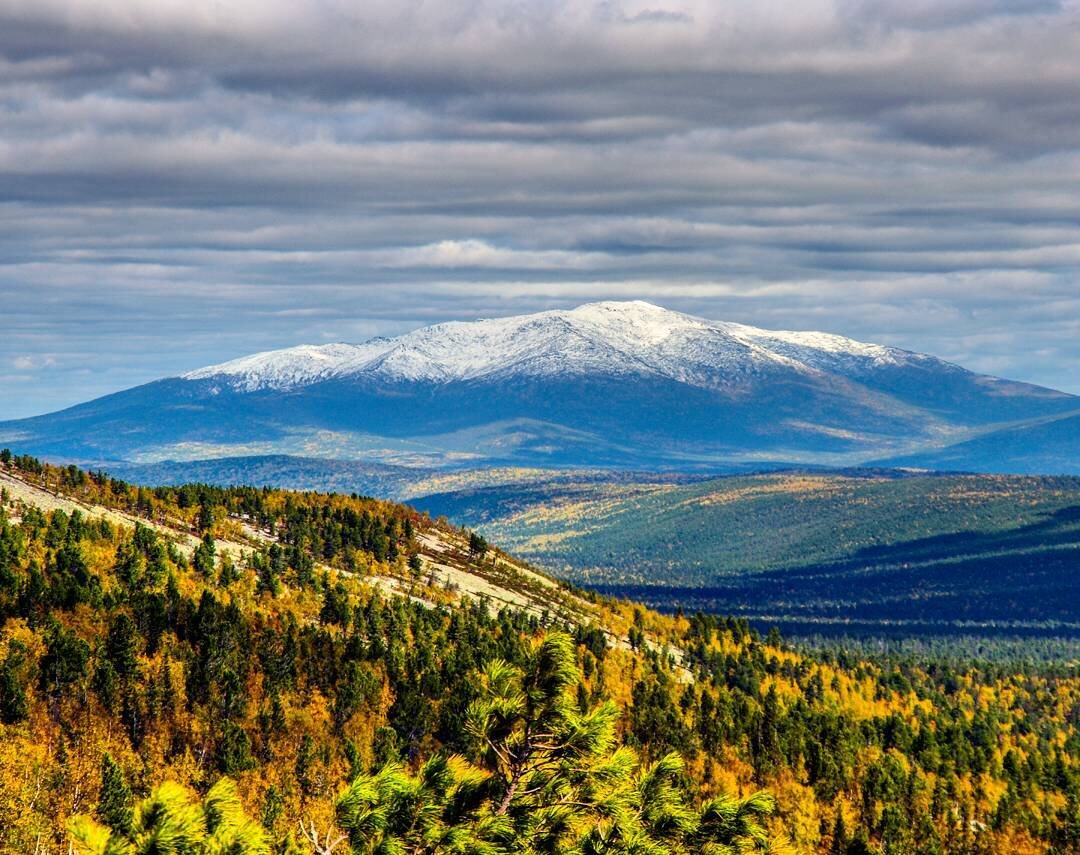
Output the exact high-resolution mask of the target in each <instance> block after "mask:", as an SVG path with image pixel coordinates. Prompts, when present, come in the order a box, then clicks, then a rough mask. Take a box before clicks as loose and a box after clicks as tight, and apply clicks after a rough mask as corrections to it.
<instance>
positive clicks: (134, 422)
mask: <svg viewBox="0 0 1080 855" xmlns="http://www.w3.org/2000/svg"><path fill="white" fill-rule="evenodd" d="M1077 410H1080V399H1077V398H1076V397H1073V396H1070V395H1066V394H1064V393H1061V392H1055V391H1053V390H1050V389H1042V388H1039V387H1036V386H1031V385H1027V384H1024V383H1014V382H1011V381H1007V380H1001V379H998V378H993V377H987V376H985V375H980V374H975V373H972V372H970V371H966V370H964V369H963V368H961V367H959V366H956V365H952V364H950V363H947V362H943V361H942V360H939V359H936V358H934V357H932V356H926V355H923V354H918V353H911V352H908V351H905V350H900V349H897V348H892V347H885V346H882V345H877V344H866V343H863V342H858V341H853V340H851V339H847V338H843V337H841V336H836V335H831V334H828V333H818V332H789V331H770V330H762V329H757V328H755V327H750V326H745V325H742V324H737V323H728V322H720V321H711V320H705V319H703V318H697V317H692V316H690V315H685V314H680V313H678V312H672V311H668V310H666V309H662V308H660V307H658V306H654V305H651V304H649V303H643V302H604V303H591V304H588V305H584V306H580V307H578V308H576V309H572V310H568V311H549V312H540V313H538V314H533V315H523V316H518V317H510V318H498V319H492V320H480V321H473V322H451V323H443V324H436V325H435V326H430V327H425V328H423V329H419V330H415V331H414V332H410V333H407V334H406V335H402V336H399V337H397V338H389V339H387V338H378V339H373V340H371V341H368V342H364V343H362V344H356V345H353V344H340V343H339V344H330V345H319V346H316V345H301V346H299V347H291V348H287V349H284V350H275V351H269V352H266V353H258V354H254V355H252V356H246V357H243V358H241V359H236V360H233V361H231V362H226V363H222V364H220V365H213V366H209V367H207V368H201V369H198V370H196V371H192V372H190V373H188V374H185V375H183V376H181V377H173V378H168V379H165V380H160V381H157V382H155V383H149V384H146V385H144V386H139V387H136V388H134V389H130V390H128V391H126V392H121V393H118V394H116V395H110V396H107V397H105V398H101V399H98V400H96V401H91V402H89V403H87V404H83V405H80V406H78V407H73V408H71V409H69V410H65V411H63V412H60V413H54V414H52V415H49V416H42V417H39V418H35V419H26V420H23V421H20V422H8V423H5V424H0V443H6V444H11V445H13V446H15V447H17V448H20V449H24V450H27V451H32V452H35V453H40V454H49V455H52V456H63V457H67V458H70V459H76V460H80V461H101V460H118V459H120V460H123V459H127V460H144V461H145V460H155V459H156V460H161V459H167V458H172V459H193V458H199V457H213V456H225V455H228V456H234V457H235V456H237V455H245V454H281V453H284V454H294V455H301V456H308V457H336V458H348V459H363V460H378V461H382V462H395V463H400V462H405V463H410V462H423V463H426V464H432V463H434V464H442V465H445V464H447V463H456V462H468V463H473V464H486V463H496V462H497V463H500V464H504V463H513V464H526V463H527V464H530V465H532V464H545V465H568V464H573V465H588V466H601V465H612V466H662V467H670V468H697V467H717V466H726V465H729V464H736V463H741V464H749V465H753V464H755V463H763V462H766V461H769V462H793V463H794V462H798V463H845V464H847V463H857V462H865V461H869V460H873V459H875V458H881V457H886V456H897V455H903V454H911V453H917V452H919V451H921V450H923V449H926V448H931V447H940V446H941V445H944V444H948V443H952V442H960V441H962V440H965V439H969V438H971V437H972V436H974V435H976V434H978V433H980V432H983V433H984V432H986V431H990V430H993V429H996V428H998V427H1000V426H1002V425H1006V424H1011V425H1014V426H1015V425H1016V424H1017V423H1022V422H1025V421H1028V420H1033V419H1040V418H1055V417H1058V416H1060V415H1062V414H1065V413H1069V412H1073V411H1077Z"/></svg>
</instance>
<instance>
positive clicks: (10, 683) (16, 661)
mask: <svg viewBox="0 0 1080 855" xmlns="http://www.w3.org/2000/svg"><path fill="white" fill-rule="evenodd" d="M21 661H22V656H21V654H20V653H18V652H17V651H15V650H11V651H9V653H8V655H7V656H6V657H5V658H4V661H3V662H0V722H3V723H4V724H16V723H18V722H20V721H25V720H26V718H27V716H28V715H29V714H30V708H29V704H28V702H27V699H26V688H25V687H24V686H23V681H22V676H21V675H20V673H19V672H20V670H21V668H20V665H21Z"/></svg>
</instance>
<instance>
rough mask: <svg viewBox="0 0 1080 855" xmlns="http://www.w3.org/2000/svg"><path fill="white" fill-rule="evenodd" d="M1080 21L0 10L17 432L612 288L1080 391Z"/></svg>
mask: <svg viewBox="0 0 1080 855" xmlns="http://www.w3.org/2000/svg"><path fill="white" fill-rule="evenodd" d="M1078 25H1080V12H1078V7H1077V6H1076V5H1075V4H1073V3H1057V2H1045V1H1044V0H1016V2H1004V0H937V2H922V0H918V2H912V0H907V2H903V3H901V2H898V0H808V2H805V3H799V4H770V3H761V2H753V1H752V0H736V2H731V3H724V4H717V3H711V2H705V0H673V2H664V3H658V2H656V0H605V2H596V3H577V2H573V3H572V2H569V0H540V2H536V3H529V4H507V3H505V2H496V0H468V2H465V0H446V2H441V3H438V4H409V3H400V2H390V0H385V2H384V0H372V2H369V3H365V4H361V5H359V6H358V5H357V4H354V3H345V2H343V0H340V1H339V0H327V2H323V3H319V4H300V5H297V4H294V3H286V2H284V0H270V2H260V3H254V2H238V3H230V4H224V5H223V4H220V3H217V2H214V0H186V2H183V3H181V2H178V0H97V2H89V0H78V2H76V0H39V2H36V3H34V4H29V3H23V2H18V0H0V127H2V128H3V131H2V132H0V305H2V306H3V321H2V325H3V326H2V328H3V335H0V364H5V365H9V366H11V368H12V369H14V370H15V371H16V372H17V373H16V374H13V375H11V377H21V376H25V372H28V371H35V372H36V371H40V370H41V369H42V368H44V367H45V362H44V360H45V359H46V357H48V358H51V359H53V364H51V365H49V366H48V368H49V372H48V378H49V379H48V382H47V383H45V382H41V383H34V384H27V383H25V382H22V381H16V380H13V379H11V378H10V377H9V378H8V379H0V410H2V413H0V415H26V414H30V413H33V412H40V411H44V410H47V409H54V408H56V407H59V406H62V405H66V404H70V403H74V402H76V401H78V400H83V399H86V398H88V397H91V396H93V395H96V394H101V393H104V392H106V391H111V390H114V389H117V388H122V387H124V386H128V385H132V384H134V383H138V382H143V381H145V380H149V379H152V378H154V377H158V376H162V375H165V374H175V373H179V372H181V371H185V370H189V369H191V368H194V367H197V366H199V365H202V364H207V363H210V362H217V361H221V360H222V359H225V358H227V357H231V356H236V355H239V354H242V353H245V352H251V351H255V350H260V349H266V348H270V347H276V346H282V345H288V344H294V343H297V342H299V341H304V340H308V341H327V340H336V339H354V338H357V337H366V336H368V335H372V334H376V333H388V334H392V333H396V332H401V331H403V330H405V329H408V328H410V327H414V326H417V325H420V324H423V323H429V322H434V321H438V320H444V319H449V318H468V317H474V316H491V315H495V314H507V313H512V312H519V311H533V310H537V309H543V308H549V307H552V306H557V305H558V306H564V305H570V304H573V303H577V302H581V301H585V300H589V299H599V298H619V297H627V298H631V297H633V298H644V299H653V300H655V301H657V302H662V303H665V304H667V305H670V306H672V307H673V308H679V309H683V310H686V311H692V312H696V313H699V314H704V315H708V316H711V317H723V318H731V319H733V320H741V321H746V322H750V323H757V324H761V325H765V326H769V325H773V326H784V327H789V328H790V327H795V328H799V327H804V328H805V327H817V328H824V329H827V330H832V331H836V332H841V333H847V334H851V335H856V336H858V337H862V338H866V339H870V340H880V341H886V342H888V343H891V344H899V345H902V346H905V347H911V348H914V349H922V350H928V351H931V352H934V353H938V354H940V355H943V356H945V357H947V358H950V359H954V360H955V361H959V362H963V363H965V364H970V365H972V366H973V367H976V368H982V369H983V370H994V371H998V372H1000V373H1003V374H1006V375H1009V376H1014V377H1018V378H1022V379H1029V380H1034V381H1036V382H1043V383H1047V384H1050V385H1057V386H1059V387H1066V388H1070V389H1072V390H1074V391H1078V392H1080V380H1077V378H1076V375H1075V372H1074V371H1073V369H1072V366H1074V365H1075V364H1076V362H1077V360H1078V359H1080V343H1078V342H1080V335H1078V333H1080V329H1078V328H1077V323H1078V322H1077V321H1076V320H1074V319H1075V318H1077V317H1080V312H1078V311H1077V309H1078V306H1077V298H1078V293H1080V286H1078V284H1077V283H1078V268H1080V239H1077V238H1076V226H1077V223H1078V222H1080V201H1078V200H1080V156H1078V152H1080V101H1078V100H1077V99H1076V98H1075V92H1076V91H1077V88H1078V87H1080V26H1078ZM20 360H30V361H29V362H21V363H20V365H26V366H27V367H26V368H22V367H19V365H17V364H16V363H17V361H20ZM16 382H18V385H17V386H16V385H15V383H16Z"/></svg>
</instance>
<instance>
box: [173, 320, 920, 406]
mask: <svg viewBox="0 0 1080 855" xmlns="http://www.w3.org/2000/svg"><path fill="white" fill-rule="evenodd" d="M928 358H929V357H920V356H919V355H918V354H913V353H908V352H906V351H902V350H898V349H896V348H889V347H883V346H882V345H876V344H865V343H863V342H858V341H854V340H852V339H848V338H844V337H842V336H836V335H829V334H826V333H816V332H810V333H800V332H777V331H769V330H762V329H757V328H755V327H750V326H745V325H743V324H734V323H724V322H718V321H708V320H705V319H703V318H696V317H692V316H690V315H684V314H681V313H679V312H672V311H669V310H667V309H662V308H660V307H659V306H654V305H652V304H651V303H646V302H642V301H632V302H604V303H589V304H587V305H584V306H580V307H578V308H576V309H572V310H569V311H550V312H540V313H538V314H534V315H520V316H516V317H510V318H497V319H493V320H481V321H473V322H451V323H444V324H436V325H435V326H430V327H424V328H423V329H420V330H416V331H414V332H411V333H407V334H406V335H403V336H400V337H398V338H392V339H388V338H377V339H372V340H371V341H368V342H365V343H364V344H359V345H350V344H341V343H337V344H328V345H322V346H315V345H301V346H299V347H291V348H287V349H284V350H273V351H268V352H265V353H257V354H254V355H252V356H245V357H242V358H240V359H235V360H232V361H231V362H225V363H222V364H220V365H211V366H209V367H207V368H200V369H199V370H197V371H192V372H190V373H188V374H185V375H183V379H185V380H210V379H215V380H219V381H220V382H222V383H226V384H228V385H229V386H230V387H232V388H234V389H241V390H244V391H248V392H252V391H256V390H259V389H291V388H296V387H299V386H305V385H310V384H312V383H318V382H321V381H323V380H328V379H331V378H342V377H357V376H364V375H367V376H372V377H380V378H382V379H385V380H405V381H412V382H434V383H450V382H455V381H466V380H477V379H480V378H488V377H496V376H498V377H511V376H515V375H517V376H532V377H544V376H558V375H564V376H565V375H571V374H580V375H588V374H608V375H621V374H652V375H655V376H657V377H667V378H669V379H672V380H676V381H679V382H684V383H689V384H691V385H695V386H701V387H703V388H710V389H727V388H732V387H734V386H737V385H738V384H739V383H740V382H742V381H745V379H746V378H747V377H750V376H753V375H754V374H756V373H760V372H763V371H765V372H767V371H769V370H772V369H776V368H783V369H788V370H794V371H804V372H813V371H829V370H835V369H837V368H838V367H840V366H844V365H845V364H846V365H847V367H849V368H855V367H856V366H862V367H863V368H869V367H872V366H882V365H890V366H895V365H899V364H902V363H904V362H909V361H912V360H918V359H928Z"/></svg>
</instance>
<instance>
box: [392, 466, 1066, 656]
mask: <svg viewBox="0 0 1080 855" xmlns="http://www.w3.org/2000/svg"><path fill="white" fill-rule="evenodd" d="M414 501H415V503H416V505H417V506H418V507H421V508H424V509H426V510H428V511H429V512H430V513H432V514H435V515H438V514H443V515H446V516H447V517H449V518H450V519H452V520H454V521H455V522H459V523H462V524H465V525H470V526H475V527H476V528H478V529H480V530H482V531H483V532H484V533H485V534H486V535H487V536H489V537H491V538H492V539H494V540H497V541H498V542H499V543H501V544H503V545H504V546H506V547H507V548H508V549H511V550H513V551H514V552H515V553H516V554H519V555H521V556H523V557H525V558H528V559H531V560H534V561H537V562H538V563H540V564H542V565H544V566H546V567H549V568H552V569H553V570H555V571H556V572H558V573H559V574H561V575H563V576H565V577H566V578H569V579H572V580H574V581H575V582H578V583H580V584H584V585H588V586H590V587H592V588H595V589H597V590H601V591H603V592H606V593H612V594H617V595H620V596H627V597H630V598H631V599H634V600H638V601H643V602H646V603H649V604H651V605H653V606H655V607H657V608H661V609H664V610H667V611H674V610H675V609H676V608H679V607H681V608H682V609H683V610H684V611H695V610H697V609H702V610H703V611H708V612H714V613H720V614H735V615H739V616H742V617H746V618H747V619H750V620H755V621H758V622H759V623H764V622H774V623H776V622H779V623H782V624H783V625H784V626H785V627H789V628H790V629H791V630H793V631H797V632H799V633H811V634H812V633H826V632H839V633H855V632H857V631H858V632H862V633H865V634H870V635H877V636H881V635H888V634H892V633H896V632H900V633H904V634H907V635H951V634H955V633H957V632H963V633H982V634H984V635H1000V634H1002V633H1007V634H1013V635H1016V634H1020V635H1026V636H1028V637H1031V636H1036V635H1039V636H1046V635H1056V636H1060V637H1072V638H1077V637H1080V588H1078V587H1077V585H1078V579H1080V576H1078V574H1077V571H1078V570H1080V479H1078V478H1071V477H1033V476H1010V475H935V474H932V473H925V472H924V473H911V472H898V471H893V470H849V471H846V472H797V471H792V472H775V473H766V474H757V475H737V476H729V477H723V478H712V479H708V480H699V481H697V482H694V483H679V482H672V481H670V480H665V479H651V480H650V479H648V478H645V477H644V476H642V477H640V478H639V479H638V480H637V481H636V482H634V481H628V480H626V479H622V480H619V481H611V482H607V483H605V482H601V481H597V480H585V479H578V480H577V481H569V480H567V479H565V478H561V479H557V480H556V479H552V480H549V481H544V480H542V479H537V480H535V481H534V482H533V483H531V484H519V485H513V484H506V485H491V486H484V487H478V488H464V489H458V490H453V491H447V492H444V493H440V494H437V495H429V496H425V497H421V498H417V499H415V500H414Z"/></svg>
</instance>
